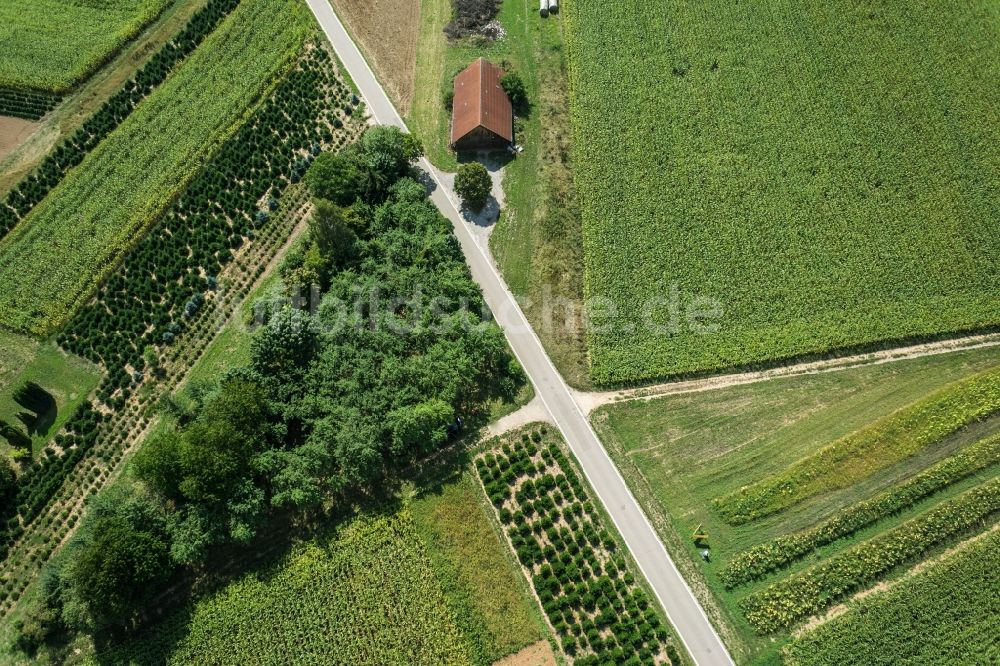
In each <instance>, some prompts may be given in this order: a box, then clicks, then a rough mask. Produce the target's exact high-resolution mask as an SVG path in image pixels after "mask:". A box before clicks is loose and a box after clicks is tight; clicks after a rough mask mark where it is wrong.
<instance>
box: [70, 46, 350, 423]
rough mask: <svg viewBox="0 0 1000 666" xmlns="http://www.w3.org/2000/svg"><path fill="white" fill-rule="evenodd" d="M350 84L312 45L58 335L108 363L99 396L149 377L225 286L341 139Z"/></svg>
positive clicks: (109, 396) (81, 352)
mask: <svg viewBox="0 0 1000 666" xmlns="http://www.w3.org/2000/svg"><path fill="white" fill-rule="evenodd" d="M349 98H350V91H349V90H348V89H347V87H346V85H344V84H343V83H341V82H340V81H339V80H338V79H337V78H336V76H335V71H334V68H333V64H332V62H331V59H330V56H329V54H328V53H327V52H326V51H325V50H324V49H322V48H319V47H314V48H309V49H307V51H306V52H305V53H304V55H303V56H302V57H301V58H300V60H299V61H298V64H297V66H296V68H295V69H293V70H292V71H290V72H288V73H287V74H286V75H285V77H284V78H283V79H282V81H281V83H280V84H279V85H278V86H277V88H276V89H275V90H274V92H273V93H272V94H271V95H270V96H269V97H268V99H267V100H266V101H265V102H264V103H263V104H262V106H261V107H260V108H258V109H257V111H256V112H255V113H254V114H253V115H252V117H251V118H250V119H249V120H248V121H247V123H246V124H245V125H243V127H241V128H240V129H239V130H238V131H237V132H236V134H235V135H234V136H233V137H232V138H231V139H230V140H229V141H227V142H226V143H225V144H224V145H223V146H222V148H221V149H220V151H219V152H218V154H216V156H215V157H213V158H212V159H211V160H210V161H209V162H208V164H206V165H205V167H204V168H203V169H202V170H201V172H200V173H199V174H198V175H197V176H195V178H194V179H193V180H192V181H191V183H190V184H189V186H188V187H187V189H186V190H185V191H184V193H183V194H182V195H181V197H180V198H179V199H178V200H177V201H176V202H175V203H174V205H173V206H172V207H171V208H170V210H169V211H168V212H167V213H166V214H165V215H164V217H163V218H162V219H161V220H159V221H158V222H157V223H156V224H155V225H154V227H153V228H152V229H151V230H150V232H149V233H148V234H147V236H146V237H145V238H144V239H143V240H142V241H140V242H139V244H138V245H137V246H136V247H135V248H133V249H132V251H131V252H129V254H128V255H126V257H125V259H124V262H123V265H122V267H121V268H120V269H119V270H118V272H117V273H115V274H114V275H113V276H112V277H111V278H109V279H108V281H107V282H106V283H105V284H104V286H103V287H102V288H101V289H100V290H99V292H98V294H97V296H96V298H95V300H94V301H93V302H92V303H90V304H89V305H87V306H85V307H84V308H82V309H81V310H80V311H79V312H78V313H77V314H76V316H75V317H74V318H73V319H72V320H71V321H70V323H69V324H68V325H67V327H66V329H65V330H64V331H63V332H62V333H61V334H60V335H59V338H58V341H59V343H60V344H61V345H62V346H63V347H64V348H66V349H67V350H69V351H72V352H73V353H75V354H78V355H80V356H83V357H85V358H88V359H90V360H92V361H94V362H98V363H103V364H104V366H105V368H106V369H107V371H108V376H107V378H106V379H105V380H104V381H103V382H102V384H101V387H100V389H99V391H98V397H99V398H100V399H101V400H103V401H104V402H108V403H109V404H110V402H111V400H112V398H113V396H116V394H118V393H119V391H120V392H121V393H120V394H119V395H117V396H116V397H115V398H114V399H115V400H119V399H121V397H122V396H124V395H125V394H127V393H128V391H129V390H130V388H131V387H132V386H133V385H134V384H135V383H137V382H139V381H141V380H142V378H143V377H142V372H143V370H144V361H143V358H142V354H143V350H144V348H145V347H146V346H149V345H163V344H170V343H171V342H173V340H174V338H175V337H176V336H177V334H178V333H179V332H180V331H181V330H182V329H183V328H184V327H185V326H186V325H187V323H188V321H189V320H190V319H191V318H192V317H193V316H194V315H195V314H196V313H197V312H198V311H199V310H200V309H201V307H202V306H203V304H204V302H205V298H206V295H207V294H208V293H209V292H211V291H213V290H214V289H215V288H216V276H217V275H218V273H219V271H220V270H221V269H222V267H223V266H225V265H226V264H227V263H228V262H229V261H231V260H232V258H233V256H234V252H235V251H236V250H238V249H239V248H240V247H242V246H243V245H244V243H246V242H247V241H248V240H250V239H253V238H254V237H255V236H256V235H257V233H258V232H259V231H260V230H261V229H262V228H263V227H264V226H265V225H267V224H268V223H269V220H270V215H271V212H272V211H273V210H274V209H275V208H277V206H278V198H279V197H280V196H281V193H282V191H283V190H284V188H286V187H287V186H288V185H289V184H290V183H295V182H298V180H299V179H300V178H301V176H302V174H303V173H304V171H305V169H306V168H307V167H308V165H309V163H310V162H311V160H312V158H313V156H314V155H315V154H317V153H319V152H320V150H321V149H323V148H329V149H335V148H338V147H340V145H341V144H342V143H343V141H344V138H343V136H342V135H340V133H339V132H336V131H335V129H334V128H335V127H340V126H342V125H343V121H342V120H341V119H340V118H339V117H338V116H337V114H338V113H340V111H339V110H338V109H339V107H341V106H344V105H347V104H349V101H348V100H349Z"/></svg>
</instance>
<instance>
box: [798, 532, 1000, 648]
mask: <svg viewBox="0 0 1000 666" xmlns="http://www.w3.org/2000/svg"><path fill="white" fill-rule="evenodd" d="M998 552H1000V532H997V531H993V532H992V533H991V534H989V535H987V536H985V537H984V538H982V539H981V540H978V541H976V542H974V543H973V544H971V545H969V546H968V547H966V548H965V549H963V550H961V551H959V552H958V553H957V554H954V555H952V556H951V557H949V558H948V559H947V560H946V561H945V562H944V563H942V564H940V565H939V566H935V567H931V568H929V569H927V570H926V571H924V572H922V573H920V574H917V575H916V576H914V577H913V578H912V579H910V580H907V581H903V582H902V583H899V584H898V585H896V586H895V587H893V588H891V589H890V590H889V592H888V593H886V594H882V595H875V596H873V597H870V598H868V599H866V600H864V601H862V602H860V603H859V604H858V606H857V608H856V609H855V612H852V613H847V614H845V615H842V616H841V617H839V618H836V619H834V620H831V621H830V622H828V623H826V624H824V625H821V626H820V627H819V628H817V629H815V630H813V631H810V632H808V633H806V634H805V635H804V636H802V637H801V638H798V639H796V640H795V641H793V642H792V644H791V645H790V647H789V648H788V650H787V655H788V656H787V657H786V659H785V661H786V663H788V664H789V665H790V666H855V665H857V666H889V665H890V664H899V663H908V664H922V665H923V666H946V665H948V666H950V665H951V664H995V663H997V661H998V660H1000V646H998V645H997V642H996V628H997V626H998V625H1000V567H998V566H997V565H996V555H997V553H998Z"/></svg>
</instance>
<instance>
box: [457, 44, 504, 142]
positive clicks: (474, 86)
mask: <svg viewBox="0 0 1000 666" xmlns="http://www.w3.org/2000/svg"><path fill="white" fill-rule="evenodd" d="M502 75H503V70H501V69H500V68H499V67H497V66H496V65H494V64H492V63H490V62H488V61H487V60H485V59H483V58H479V59H478V60H476V61H475V62H473V63H472V64H471V65H469V66H468V67H466V68H465V69H464V70H462V72H461V73H460V74H459V75H458V76H456V77H455V99H454V105H453V107H452V123H451V142H452V143H455V142H456V141H458V140H459V139H461V138H462V137H463V136H465V135H466V134H468V133H469V132H471V131H472V130H474V129H476V128H477V127H480V126H482V127H485V128H486V129H488V130H490V131H491V132H493V133H494V134H497V135H498V136H501V137H503V138H504V139H506V140H507V141H513V140H514V110H513V109H512V108H511V106H510V99H509V98H508V97H507V93H505V92H504V90H503V88H502V87H501V86H500V77H501V76H502Z"/></svg>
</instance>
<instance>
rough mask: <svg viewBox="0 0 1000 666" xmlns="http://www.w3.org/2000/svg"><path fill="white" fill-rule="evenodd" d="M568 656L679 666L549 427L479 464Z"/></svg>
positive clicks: (578, 660)
mask: <svg viewBox="0 0 1000 666" xmlns="http://www.w3.org/2000/svg"><path fill="white" fill-rule="evenodd" d="M476 469H477V470H478V471H479V477H480V479H481V481H482V482H483V487H484V488H485V490H486V494H487V495H488V496H489V498H490V501H491V502H492V504H493V506H494V507H495V509H496V511H497V517H498V518H499V520H500V522H501V524H503V526H504V530H505V531H506V533H507V537H508V539H509V540H510V544H511V547H512V548H513V549H514V552H515V553H516V554H517V558H518V560H520V562H521V564H522V565H523V567H524V569H525V574H526V575H527V576H528V577H529V578H530V580H531V583H532V587H533V588H534V590H535V594H537V595H538V599H539V601H540V602H541V604H542V608H543V609H544V610H545V614H546V616H547V617H548V620H549V624H550V625H551V626H552V628H553V629H554V630H555V632H556V634H557V635H558V637H559V642H560V645H561V646H562V649H563V652H565V653H566V654H567V655H568V656H570V657H571V658H572V660H573V663H574V664H577V665H579V666H586V665H591V664H593V665H596V664H603V663H617V664H664V663H671V664H678V663H680V655H679V653H678V651H677V648H676V646H675V643H674V642H673V641H674V640H675V639H673V638H672V636H671V632H670V630H669V629H668V627H667V625H666V624H665V623H664V622H663V621H662V620H661V619H660V614H659V613H658V612H657V610H656V608H655V606H654V602H651V600H650V598H649V596H648V595H647V593H646V592H645V591H644V590H643V588H642V586H641V585H640V584H639V583H638V582H637V581H636V578H635V575H634V574H633V573H632V571H631V570H630V569H631V567H630V566H629V564H628V561H627V559H626V556H625V553H623V552H620V551H619V548H618V543H617V541H616V539H615V537H614V536H613V535H612V534H611V532H610V531H609V530H608V528H607V527H606V526H605V522H604V519H603V517H602V516H601V515H600V513H598V510H597V509H596V508H595V506H594V503H593V501H591V499H590V496H589V494H588V491H587V490H586V488H585V487H584V484H583V482H582V481H581V480H580V477H579V476H578V475H577V473H576V471H575V470H574V468H573V466H572V464H571V463H570V462H569V460H568V458H567V456H566V454H565V453H564V452H563V450H562V448H561V447H560V445H559V443H558V439H557V438H556V437H555V436H554V435H551V434H548V433H547V432H546V429H545V427H544V426H542V427H540V428H539V429H537V430H534V431H531V432H530V434H529V432H524V433H522V435H521V437H520V438H513V439H508V440H506V441H503V442H502V443H500V444H499V445H498V446H497V447H496V448H494V449H493V450H491V451H490V452H488V453H485V454H483V455H482V456H480V457H478V458H477V459H476Z"/></svg>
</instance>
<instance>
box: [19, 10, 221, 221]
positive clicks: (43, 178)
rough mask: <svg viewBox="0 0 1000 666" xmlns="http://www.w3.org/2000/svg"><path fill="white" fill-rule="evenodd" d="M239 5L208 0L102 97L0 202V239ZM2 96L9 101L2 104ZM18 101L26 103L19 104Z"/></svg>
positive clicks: (40, 105) (36, 106)
mask: <svg viewBox="0 0 1000 666" xmlns="http://www.w3.org/2000/svg"><path fill="white" fill-rule="evenodd" d="M239 3H240V0H210V1H209V2H208V4H206V5H205V6H204V7H202V8H201V9H200V10H198V12H196V13H195V15H194V16H192V17H191V19H190V20H189V21H188V22H187V24H186V25H185V26H184V28H183V29H182V30H181V31H180V32H179V33H178V34H177V35H176V36H175V37H174V38H173V39H172V40H171V41H169V42H167V43H166V44H164V45H163V48H161V49H160V50H159V52H157V53H156V55H154V56H153V57H152V58H150V60H149V62H148V63H146V64H145V65H144V66H143V67H142V68H141V69H140V70H139V71H138V72H137V73H136V75H135V76H134V77H133V78H131V79H129V80H128V81H126V82H125V84H124V85H123V86H122V88H121V90H119V91H118V92H117V93H115V94H114V95H112V96H111V97H110V98H108V100H107V101H106V102H104V104H102V105H101V106H100V108H98V109H97V111H95V112H94V114H93V115H92V116H91V117H90V118H88V119H87V120H86V121H84V123H83V125H82V126H81V127H80V128H79V129H78V130H76V131H75V132H74V133H73V134H72V135H70V136H69V137H68V138H66V139H65V140H63V142H62V143H61V144H59V146H58V147H57V148H56V149H55V150H53V151H52V152H50V153H49V154H48V155H47V156H46V157H45V159H44V160H42V163H41V165H39V167H38V169H36V170H35V172H34V173H33V174H31V175H30V176H28V177H27V178H25V179H24V180H23V181H21V182H20V183H19V184H18V185H17V187H15V188H14V189H13V190H11V191H10V193H9V194H8V195H7V197H6V199H4V201H3V202H0V238H2V237H3V236H4V235H6V234H7V232H8V231H10V230H11V229H12V228H14V225H16V224H17V222H18V220H20V219H21V218H23V217H24V216H25V215H27V214H28V212H29V211H30V210H31V209H32V208H34V207H35V204H37V203H38V202H39V201H41V200H42V199H43V198H44V197H45V195H46V194H48V193H49V191H50V190H51V189H52V188H53V187H55V186H56V185H58V184H59V181H61V180H62V178H63V176H64V175H65V174H66V172H67V171H69V170H70V169H71V168H72V167H74V166H76V165H77V164H79V163H80V162H82V161H83V158H84V157H86V155H87V153H89V152H90V151H91V150H93V149H94V148H95V147H96V146H97V144H98V143H100V142H101V140H102V139H103V138H104V137H106V136H107V135H108V134H110V133H111V132H112V131H113V130H114V129H115V128H116V127H118V125H120V124H121V122H122V121H123V120H125V118H126V117H127V116H128V115H129V114H131V113H132V111H133V110H134V109H135V107H136V105H137V104H138V103H139V102H141V101H142V100H143V99H145V98H146V96H148V95H149V94H150V93H151V92H152V91H153V88H155V87H156V86H158V85H160V84H161V83H163V81H164V80H166V78H167V75H168V74H169V73H170V71H171V70H172V69H173V68H174V67H175V66H176V65H177V63H179V62H180V61H181V60H184V59H185V58H186V57H187V56H188V55H190V54H191V52H192V51H194V50H195V48H197V46H198V44H200V43H201V41H202V40H203V39H204V38H205V37H206V36H207V35H208V34H209V33H211V32H212V31H213V30H215V26H217V25H218V24H219V22H220V21H221V20H222V19H223V18H225V17H226V16H227V15H228V14H229V12H231V11H232V10H233V9H235V8H236V6H237V5H239ZM23 94H24V93H21V95H22V96H23ZM11 95H13V93H5V92H3V91H0V111H3V110H4V109H5V108H7V107H8V106H11V105H13V104H14V101H16V99H15V98H13V97H11ZM8 98H10V99H11V100H12V101H10V102H8V101H7V100H8ZM20 102H21V103H22V104H26V103H27V102H25V101H24V100H20ZM29 106H30V108H31V109H32V112H38V111H41V110H42V109H43V108H44V109H45V110H46V111H47V110H48V108H46V105H45V104H43V103H42V102H39V101H38V100H35V101H34V102H31V104H30V105H29Z"/></svg>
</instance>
